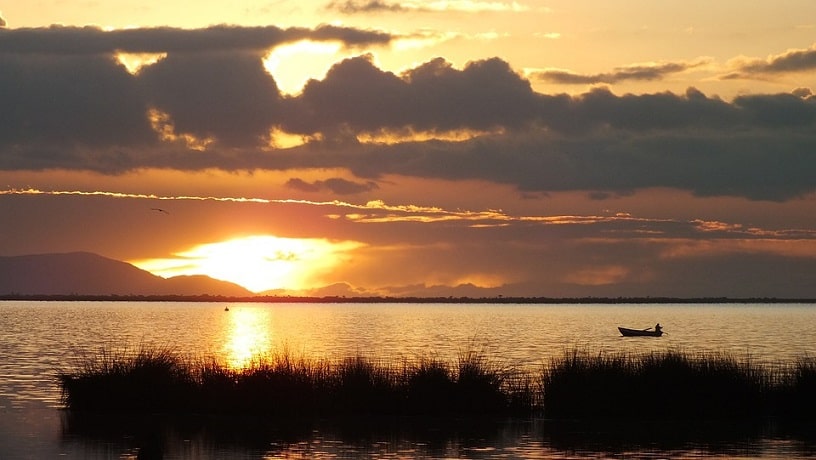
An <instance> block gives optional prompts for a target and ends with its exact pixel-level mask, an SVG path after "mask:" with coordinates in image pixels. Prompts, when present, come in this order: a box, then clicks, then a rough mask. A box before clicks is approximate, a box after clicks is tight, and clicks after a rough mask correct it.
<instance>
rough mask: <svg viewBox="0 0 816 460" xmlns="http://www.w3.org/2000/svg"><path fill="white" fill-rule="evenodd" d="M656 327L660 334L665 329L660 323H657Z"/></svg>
mask: <svg viewBox="0 0 816 460" xmlns="http://www.w3.org/2000/svg"><path fill="white" fill-rule="evenodd" d="M654 329H655V332H657V333H658V334H660V332H661V331H662V330H663V328H662V327H661V326H660V323H657V324H655V327H654Z"/></svg>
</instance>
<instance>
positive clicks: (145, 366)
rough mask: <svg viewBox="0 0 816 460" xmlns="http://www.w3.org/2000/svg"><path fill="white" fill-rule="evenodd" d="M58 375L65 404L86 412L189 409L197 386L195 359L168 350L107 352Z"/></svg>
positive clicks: (82, 361)
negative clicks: (193, 360)
mask: <svg viewBox="0 0 816 460" xmlns="http://www.w3.org/2000/svg"><path fill="white" fill-rule="evenodd" d="M57 378H58V380H59V383H60V387H61V389H62V398H63V400H64V402H65V405H66V406H67V407H71V408H77V409H84V410H105V409H108V408H110V407H116V408H118V409H121V410H139V411H158V410H163V409H165V408H168V407H170V408H172V409H173V410H180V409H188V408H190V407H191V406H192V404H193V395H194V393H195V387H196V382H195V380H194V378H193V376H192V375H191V373H190V363H189V362H188V361H186V360H184V359H183V358H182V357H181V356H180V355H179V354H178V353H176V352H174V351H173V350H171V349H168V348H145V347H140V348H139V349H138V350H135V351H130V350H121V351H118V352H116V351H111V350H102V351H101V352H100V354H99V355H98V356H97V357H95V358H86V359H83V360H81V361H80V362H79V363H78V365H77V369H76V370H75V371H74V372H71V373H65V372H63V373H60V374H58V376H57Z"/></svg>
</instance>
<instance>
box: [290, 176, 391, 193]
mask: <svg viewBox="0 0 816 460" xmlns="http://www.w3.org/2000/svg"><path fill="white" fill-rule="evenodd" d="M286 186H287V187H289V188H291V189H293V190H298V191H301V192H309V193H316V192H325V191H329V192H331V193H333V194H336V195H353V194H356V193H363V192H369V191H371V190H376V189H378V188H379V187H378V186H377V184H376V183H375V182H372V181H369V182H365V183H360V182H353V181H350V180H346V179H343V178H340V177H333V178H331V179H326V180H318V181H315V182H306V181H304V180H303V179H300V178H297V177H296V178H292V179H289V180H288V181H287V182H286Z"/></svg>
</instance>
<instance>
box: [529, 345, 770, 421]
mask: <svg viewBox="0 0 816 460" xmlns="http://www.w3.org/2000/svg"><path fill="white" fill-rule="evenodd" d="M543 379H544V382H543V387H544V408H545V414H546V415H547V416H548V417H553V418H589V417H604V418H613V417H615V418H629V419H633V418H734V417H745V416H758V415H760V414H761V413H762V412H763V409H764V407H763V401H764V395H766V394H767V392H768V391H769V387H768V384H767V382H768V378H767V376H766V373H765V371H764V370H763V369H762V368H760V367H758V366H755V365H753V364H752V363H751V362H750V361H749V360H745V361H738V360H736V359H735V358H733V357H732V356H728V355H725V354H700V355H690V354H686V353H681V352H677V351H668V352H655V353H648V354H644V355H636V356H635V355H625V354H605V353H600V354H598V355H590V354H589V353H585V352H580V351H577V350H573V351H572V352H568V353H565V355H564V356H563V357H561V358H556V359H554V360H553V361H552V362H551V364H550V366H549V368H547V369H545V371H544V377H543Z"/></svg>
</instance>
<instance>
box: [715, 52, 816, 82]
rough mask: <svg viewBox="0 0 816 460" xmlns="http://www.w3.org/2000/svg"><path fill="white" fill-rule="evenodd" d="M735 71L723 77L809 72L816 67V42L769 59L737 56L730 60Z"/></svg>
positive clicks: (757, 76) (733, 77)
mask: <svg viewBox="0 0 816 460" xmlns="http://www.w3.org/2000/svg"><path fill="white" fill-rule="evenodd" d="M729 65H730V66H731V67H732V68H734V71H733V72H731V73H728V74H726V75H723V76H721V77H720V78H721V79H726V80H727V79H740V78H743V79H748V78H760V77H766V76H768V75H775V74H784V73H795V72H809V71H812V70H814V69H816V44H814V45H812V46H811V47H810V48H805V49H793V50H788V51H786V52H784V53H781V54H777V55H774V56H770V57H768V58H767V59H749V58H737V59H733V60H731V61H730V62H729Z"/></svg>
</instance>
